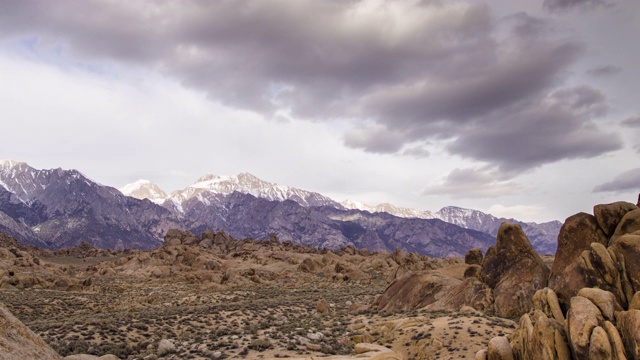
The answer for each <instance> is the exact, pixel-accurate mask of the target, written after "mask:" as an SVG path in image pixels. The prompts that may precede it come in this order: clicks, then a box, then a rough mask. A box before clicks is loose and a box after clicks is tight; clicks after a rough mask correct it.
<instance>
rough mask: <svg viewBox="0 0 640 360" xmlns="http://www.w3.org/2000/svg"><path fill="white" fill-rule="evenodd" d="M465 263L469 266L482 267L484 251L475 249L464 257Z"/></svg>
mask: <svg viewBox="0 0 640 360" xmlns="http://www.w3.org/2000/svg"><path fill="white" fill-rule="evenodd" d="M464 263H465V264H468V265H482V250H480V249H478V248H473V249H471V250H469V251H468V252H467V254H466V255H465V256H464Z"/></svg>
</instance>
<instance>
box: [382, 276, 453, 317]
mask: <svg viewBox="0 0 640 360" xmlns="http://www.w3.org/2000/svg"><path fill="white" fill-rule="evenodd" d="M460 283H461V281H460V280H458V279H456V278H453V277H451V276H448V275H446V274H443V273H441V272H440V271H437V270H429V271H421V272H417V273H412V274H409V275H407V276H405V277H402V278H400V279H397V280H396V281H394V282H393V283H391V285H389V286H388V287H387V289H386V290H385V291H384V293H382V294H381V295H378V296H377V297H376V299H375V300H374V301H373V303H372V304H371V309H373V310H378V311H395V310H410V309H417V308H421V307H424V306H427V305H429V304H432V303H434V302H436V301H438V300H439V299H440V298H442V297H443V295H444V291H443V290H446V289H449V288H452V287H455V286H457V285H459V284H460Z"/></svg>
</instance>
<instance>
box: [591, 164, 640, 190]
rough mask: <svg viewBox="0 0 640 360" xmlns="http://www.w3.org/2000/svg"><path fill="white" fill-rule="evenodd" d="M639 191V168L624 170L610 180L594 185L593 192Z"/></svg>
mask: <svg viewBox="0 0 640 360" xmlns="http://www.w3.org/2000/svg"><path fill="white" fill-rule="evenodd" d="M628 190H635V191H640V168H637V169H632V170H629V171H625V172H623V173H622V174H620V175H618V176H616V177H615V178H614V179H613V180H612V181H610V182H607V183H604V184H601V185H598V186H596V187H595V188H594V189H593V192H622V191H628Z"/></svg>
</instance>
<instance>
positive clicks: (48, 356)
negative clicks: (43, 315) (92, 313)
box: [0, 304, 62, 360]
mask: <svg viewBox="0 0 640 360" xmlns="http://www.w3.org/2000/svg"><path fill="white" fill-rule="evenodd" d="M14 359H42V360H59V359H62V357H61V356H60V355H58V354H57V353H56V352H55V351H54V350H53V349H52V348H51V347H49V345H47V344H46V343H45V342H44V340H42V339H41V338H40V336H38V335H36V334H35V333H34V332H33V331H31V330H30V329H29V328H28V327H26V326H25V325H24V324H23V323H22V322H20V320H18V319H16V318H15V317H14V316H13V315H12V314H11V312H9V310H7V309H6V308H5V307H4V305H2V304H0V360H14Z"/></svg>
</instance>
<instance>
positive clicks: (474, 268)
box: [464, 265, 482, 279]
mask: <svg viewBox="0 0 640 360" xmlns="http://www.w3.org/2000/svg"><path fill="white" fill-rule="evenodd" d="M481 273H482V267H480V265H469V267H467V270H465V271H464V277H465V278H471V277H472V278H478V279H480V274H481Z"/></svg>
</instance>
